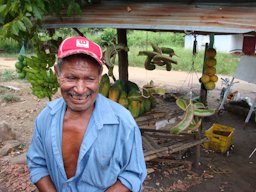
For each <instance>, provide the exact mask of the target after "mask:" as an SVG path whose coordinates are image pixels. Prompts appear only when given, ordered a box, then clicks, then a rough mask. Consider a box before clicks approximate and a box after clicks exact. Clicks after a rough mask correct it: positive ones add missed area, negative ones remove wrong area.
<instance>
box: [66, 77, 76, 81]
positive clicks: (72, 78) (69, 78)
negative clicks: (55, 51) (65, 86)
mask: <svg viewBox="0 0 256 192" xmlns="http://www.w3.org/2000/svg"><path fill="white" fill-rule="evenodd" d="M67 79H68V80H74V79H76V78H75V77H73V76H68V77H67Z"/></svg>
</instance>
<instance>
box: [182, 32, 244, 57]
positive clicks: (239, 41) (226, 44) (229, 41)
mask: <svg viewBox="0 0 256 192" xmlns="http://www.w3.org/2000/svg"><path fill="white" fill-rule="evenodd" d="M196 40H197V49H198V50H202V49H204V47H205V43H209V41H210V39H209V35H197V36H196ZM193 42H194V36H193V35H186V36H185V48H187V49H192V48H193ZM242 45H243V35H215V36H214V48H216V49H217V51H219V52H226V53H229V52H231V51H234V50H239V51H241V50H242Z"/></svg>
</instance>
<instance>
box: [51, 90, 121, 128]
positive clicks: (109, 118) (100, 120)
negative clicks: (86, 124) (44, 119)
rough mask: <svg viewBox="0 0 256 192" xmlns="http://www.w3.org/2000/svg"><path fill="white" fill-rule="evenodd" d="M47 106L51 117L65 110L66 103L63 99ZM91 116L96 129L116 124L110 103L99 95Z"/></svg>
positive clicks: (116, 120) (115, 117)
mask: <svg viewBox="0 0 256 192" xmlns="http://www.w3.org/2000/svg"><path fill="white" fill-rule="evenodd" d="M47 105H48V107H49V108H50V109H51V111H50V114H51V115H54V114H55V113H57V112H58V111H59V110H61V108H62V109H66V102H65V101H64V99H63V98H58V99H56V100H54V101H50V102H48V103H47ZM93 116H94V119H95V123H97V125H98V127H102V126H103V124H118V119H117V116H116V114H115V112H114V111H113V108H112V107H111V105H110V102H109V101H108V99H107V98H105V97H104V96H102V95H101V94H98V95H97V98H96V102H95V108H94V111H93Z"/></svg>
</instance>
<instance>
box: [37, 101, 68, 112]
mask: <svg viewBox="0 0 256 192" xmlns="http://www.w3.org/2000/svg"><path fill="white" fill-rule="evenodd" d="M63 104H64V100H63V98H58V99H55V100H53V101H49V102H47V105H46V106H45V107H44V109H43V110H42V111H41V112H40V113H39V117H40V116H45V115H47V116H48V115H53V114H55V113H56V112H58V111H60V109H61V107H62V106H63Z"/></svg>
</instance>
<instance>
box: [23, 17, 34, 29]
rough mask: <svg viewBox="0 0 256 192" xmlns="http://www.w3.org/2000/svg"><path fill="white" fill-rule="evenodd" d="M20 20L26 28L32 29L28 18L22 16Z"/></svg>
mask: <svg viewBox="0 0 256 192" xmlns="http://www.w3.org/2000/svg"><path fill="white" fill-rule="evenodd" d="M21 20H22V21H23V22H24V24H25V25H26V26H27V28H31V27H33V24H32V22H31V21H30V19H29V18H28V17H26V16H23V17H22V19H21Z"/></svg>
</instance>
